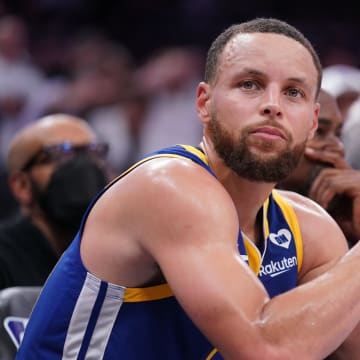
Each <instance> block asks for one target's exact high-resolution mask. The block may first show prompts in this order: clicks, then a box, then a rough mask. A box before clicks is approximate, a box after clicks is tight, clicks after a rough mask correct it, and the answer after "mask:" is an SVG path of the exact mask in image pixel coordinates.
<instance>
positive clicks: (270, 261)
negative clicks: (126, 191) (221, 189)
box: [16, 145, 302, 360]
mask: <svg viewBox="0 0 360 360" xmlns="http://www.w3.org/2000/svg"><path fill="white" fill-rule="evenodd" d="M157 157H182V158H189V159H191V160H192V161H194V162H196V163H197V164H199V165H200V166H202V167H204V168H205V169H206V170H207V171H208V172H209V173H210V174H211V175H212V176H215V174H214V173H213V172H212V170H211V169H210V167H209V165H208V162H207V159H206V157H205V155H204V154H203V153H202V152H201V151H200V150H198V149H197V148H194V147H191V146H185V145H177V146H174V147H170V148H166V149H163V150H160V151H158V152H155V153H153V154H150V155H149V156H147V157H146V158H144V159H143V160H141V161H140V162H138V163H137V164H135V165H134V166H133V167H131V168H130V169H128V170H127V171H125V172H124V173H123V174H121V175H120V176H119V177H118V178H116V179H115V180H114V181H113V182H111V183H110V184H109V185H108V186H107V187H106V188H105V189H104V190H103V191H102V192H100V193H99V194H98V195H97V196H96V197H95V198H94V200H93V201H92V203H91V204H90V205H89V207H88V210H87V211H86V213H85V214H84V217H83V221H82V224H81V226H80V230H79V232H78V234H77V235H76V237H75V239H74V241H73V242H72V244H71V245H70V246H69V248H68V249H67V250H66V251H65V252H64V254H63V256H62V257H61V259H60V260H59V262H58V264H57V265H56V266H55V268H54V270H53V271H52V273H51V275H50V276H49V278H48V280H47V282H46V284H45V286H44V288H43V290H42V292H41V295H40V297H39V299H38V301H37V303H36V305H35V307H34V309H33V312H32V315H31V317H30V320H29V322H28V324H27V327H26V330H25V335H24V338H23V340H22V343H21V346H20V348H19V352H18V354H17V357H16V359H17V360H39V359H46V360H60V359H63V360H70V359H94V360H100V359H105V360H106V359H108V360H112V359H122V360H140V359H147V360H161V359H171V360H185V359H186V360H220V359H222V357H221V355H220V354H219V353H218V352H217V350H216V349H215V348H214V347H213V346H212V345H211V344H210V343H209V341H208V340H207V339H206V338H205V336H203V335H202V333H201V332H200V331H199V330H198V329H197V327H196V326H195V325H194V324H193V322H192V321H191V319H190V318H189V317H188V316H187V314H186V313H185V312H184V310H183V309H182V308H181V306H180V305H179V303H178V302H177V300H176V298H175V297H174V296H173V293H172V292H171V290H170V288H169V286H168V284H161V285H158V286H152V287H145V288H127V287H124V286H120V285H115V284H111V283H108V282H106V281H103V280H101V279H99V278H97V277H96V276H94V275H93V274H91V273H90V272H89V271H87V269H86V268H85V267H84V265H83V263H82V260H81V257H80V242H81V235H82V230H83V227H84V223H85V220H86V218H87V215H88V213H89V211H90V210H91V208H92V206H93V204H94V203H95V202H96V201H97V199H98V198H99V197H100V196H101V195H102V194H103V192H104V191H106V189H108V188H109V187H110V186H112V184H114V183H115V182H116V181H118V179H120V178H121V177H123V176H126V174H127V173H129V172H130V171H131V170H132V169H134V168H135V167H137V166H139V165H140V164H142V163H144V162H145V161H149V160H151V159H154V158H157ZM262 212H263V215H262V216H263V239H262V240H261V248H262V250H261V251H260V250H259V248H258V247H257V246H255V244H254V243H253V242H252V241H251V240H250V239H248V238H247V237H246V235H243V234H242V233H241V232H240V233H239V237H238V248H239V252H240V254H241V256H242V257H243V258H244V260H245V261H247V262H248V264H249V266H250V267H251V268H252V269H253V271H254V272H255V273H256V274H257V275H258V276H259V278H260V280H261V281H262V282H263V283H264V285H265V287H266V288H267V289H268V291H269V293H270V294H271V296H274V295H276V294H279V293H281V292H284V291H287V290H289V289H291V288H293V287H294V286H296V282H297V273H298V269H299V268H300V266H301V259H302V245H301V237H300V231H299V226H298V224H297V220H296V216H295V214H294V211H293V210H292V209H291V207H290V206H289V205H288V204H287V203H286V202H285V201H284V199H282V197H281V196H280V195H279V194H278V193H277V192H276V191H274V192H273V193H272V194H271V196H270V197H269V199H268V200H267V201H266V202H265V204H264V206H263V209H262Z"/></svg>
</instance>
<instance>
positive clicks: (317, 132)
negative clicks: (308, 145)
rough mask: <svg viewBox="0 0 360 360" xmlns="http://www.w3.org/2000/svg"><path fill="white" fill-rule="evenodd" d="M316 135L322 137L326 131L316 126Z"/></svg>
mask: <svg viewBox="0 0 360 360" xmlns="http://www.w3.org/2000/svg"><path fill="white" fill-rule="evenodd" d="M315 136H316V137H319V138H324V137H325V136H326V131H325V130H324V129H322V128H321V127H318V128H317V130H316V133H315Z"/></svg>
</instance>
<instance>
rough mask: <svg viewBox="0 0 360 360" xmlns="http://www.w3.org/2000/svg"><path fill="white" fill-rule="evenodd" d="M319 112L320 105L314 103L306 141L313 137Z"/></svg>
mask: <svg viewBox="0 0 360 360" xmlns="http://www.w3.org/2000/svg"><path fill="white" fill-rule="evenodd" d="M319 112H320V104H319V103H315V107H314V116H313V119H312V124H311V128H310V131H309V135H308V138H307V139H308V140H311V139H312V138H313V137H314V135H315V132H316V129H317V127H318V119H319Z"/></svg>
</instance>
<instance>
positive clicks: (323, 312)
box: [82, 159, 360, 360]
mask: <svg viewBox="0 0 360 360" xmlns="http://www.w3.org/2000/svg"><path fill="white" fill-rule="evenodd" d="M126 178H127V179H126ZM126 178H125V181H124V182H123V183H122V184H120V186H119V187H118V188H117V187H116V185H114V189H113V191H109V192H108V196H106V197H105V198H104V200H105V201H111V203H112V204H113V207H112V211H111V212H109V211H107V212H105V211H103V210H104V209H103V208H102V205H101V203H99V204H97V208H95V209H94V210H96V209H97V210H98V211H97V213H98V215H101V216H103V218H102V220H103V221H104V222H105V221H109V223H107V228H109V229H111V231H110V232H109V234H116V236H114V239H113V241H112V244H111V256H110V257H111V259H110V261H109V262H110V264H111V261H114V263H115V268H116V269H117V268H118V267H120V268H121V267H123V268H122V269H123V271H121V274H119V275H118V276H119V278H120V276H124V275H123V274H127V275H126V276H128V277H127V279H131V280H128V282H129V283H128V285H129V284H130V283H131V284H130V285H129V286H136V285H135V284H134V282H135V281H140V282H141V281H146V274H147V273H148V269H149V268H148V267H147V265H144V263H145V264H147V263H149V259H153V261H154V263H157V264H158V266H159V267H160V269H161V271H162V273H163V275H164V276H165V278H166V280H167V282H168V283H169V285H170V287H171V289H172V290H173V292H174V295H175V296H176V297H177V299H178V301H179V302H180V304H181V305H182V306H183V308H184V310H185V311H186V312H187V313H188V315H189V316H190V318H191V319H192V320H193V321H194V323H195V324H196V325H197V326H198V327H199V329H200V330H201V331H202V332H203V333H204V334H205V335H206V336H207V337H208V338H209V340H210V341H211V343H212V344H213V345H214V346H215V347H217V348H218V349H219V351H220V352H221V354H222V355H223V356H224V358H225V359H227V360H233V359H234V360H238V359H247V360H252V359H254V360H255V359H256V360H257V359H267V360H272V359H276V360H281V359H286V360H288V359H301V360H303V359H322V358H324V357H325V356H327V355H329V354H330V353H331V352H332V351H334V350H335V349H336V348H337V347H338V346H339V345H340V344H341V343H342V341H343V340H344V339H345V338H346V336H347V335H348V334H349V333H350V332H351V331H352V330H353V328H354V327H355V325H356V323H357V322H358V319H360V302H359V301H358V299H359V298H360V279H359V277H360V273H359V272H357V271H354V270H356V269H357V267H358V266H359V262H360V246H355V247H354V248H353V249H352V250H351V252H349V254H348V255H346V257H344V259H343V260H340V261H339V262H338V264H337V266H336V268H335V267H334V268H333V269H330V270H329V271H328V272H326V274H324V275H323V276H320V277H318V278H317V279H316V280H315V281H314V282H312V283H307V284H304V285H302V286H299V287H298V288H296V289H294V290H293V291H289V292H287V293H286V294H283V295H280V296H277V297H275V298H273V299H272V300H270V299H269V297H268V295H267V293H266V291H265V289H264V287H263V286H262V284H261V283H260V281H259V280H258V279H257V278H256V276H255V275H254V274H253V273H252V272H251V271H250V269H249V267H248V266H247V265H246V264H245V263H244V262H243V261H242V259H241V258H240V256H239V253H238V250H237V237H238V231H239V229H238V217H237V212H236V210H235V208H234V205H233V202H232V200H231V199H230V197H229V195H228V194H227V192H226V191H225V190H224V189H223V188H222V187H221V186H220V185H219V183H218V182H217V181H216V180H215V179H214V178H213V177H211V176H209V175H208V174H207V173H206V171H205V170H203V169H201V168H199V167H198V165H196V164H193V163H192V162H190V161H186V160H168V159H161V160H160V159H159V160H153V161H151V162H149V163H148V164H144V165H142V166H141V167H140V168H138V169H136V170H134V172H133V173H130V174H129V175H128V176H126ZM124 200H125V201H124ZM124 204H125V205H124ZM244 211H246V209H244ZM94 215H96V211H95V213H93V216H94ZM90 220H91V218H89V222H90ZM96 223H99V222H94V221H92V222H91V224H88V225H87V227H89V225H92V226H95V224H96ZM118 224H120V227H119V225H118ZM124 228H125V229H126V232H127V233H128V232H131V234H130V235H129V234H127V235H124V234H123V233H122V234H121V236H120V235H119V231H122V232H124V230H123V229H124ZM92 230H95V231H91V232H92V234H93V235H92V236H93V237H94V239H96V240H97V239H98V238H99V237H98V236H97V234H96V229H95V228H93V229H92ZM91 232H90V233H91ZM90 233H89V234H90ZM89 234H88V235H89ZM85 235H86V234H84V237H85ZM99 236H102V242H104V241H107V240H106V239H107V238H108V237H109V235H108V234H107V235H106V236H104V233H103V232H100V233H99ZM124 238H125V239H127V238H128V239H129V241H127V242H126V246H125V245H124V242H122V243H121V244H120V245H119V242H120V240H121V241H123V240H124ZM96 243H98V241H96ZM85 244H86V243H83V244H82V246H84V245H85ZM129 244H132V245H131V250H126V249H128V248H129V246H128V245H129ZM104 248H105V247H104V246H102V247H101V248H99V247H97V250H96V252H93V253H94V254H97V253H98V252H99V251H104V250H103V249H104ZM124 251H127V252H128V253H129V256H128V257H127V258H126V259H123V258H121V256H122V254H123V253H124ZM87 254H89V251H88V252H87ZM96 258H97V257H96V255H94V259H96ZM118 258H121V261H120V260H118ZM139 258H140V259H141V260H143V261H141V262H140V264H143V265H142V266H141V267H139V260H137V261H133V260H132V259H139ZM129 259H130V260H129ZM89 260H90V259H89V257H87V258H85V265H87V266H90V264H89ZM132 263H134V264H136V265H137V267H135V265H134V267H133V269H134V271H131V270H129V268H127V270H126V268H124V264H132ZM105 266H108V265H107V264H104V262H101V264H100V263H99V265H98V268H97V269H94V268H92V269H90V270H91V271H93V270H96V271H95V273H96V272H98V271H104V270H103V267H105ZM152 268H153V267H151V266H150V269H152ZM109 274H110V272H109ZM105 278H106V277H105ZM121 279H122V280H121V282H120V283H121V284H124V285H127V284H126V283H125V282H124V280H123V279H124V278H121ZM139 279H142V280H139ZM110 280H112V279H110ZM138 285H139V284H138ZM334 288H336V289H337V291H336V292H335V291H334ZM344 294H346V296H344ZM334 324H336V326H334Z"/></svg>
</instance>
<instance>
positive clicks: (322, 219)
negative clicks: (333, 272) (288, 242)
mask: <svg viewBox="0 0 360 360" xmlns="http://www.w3.org/2000/svg"><path fill="white" fill-rule="evenodd" d="M279 193H280V194H281V195H282V196H283V197H284V198H285V199H286V200H287V202H288V203H289V204H290V205H291V206H292V207H293V209H294V211H295V213H296V216H297V218H298V221H299V225H300V231H301V237H302V243H303V255H304V256H303V268H302V271H301V276H303V279H305V281H307V280H309V279H311V278H313V277H315V276H317V275H319V274H321V273H322V272H324V271H326V269H327V268H329V267H330V266H331V265H332V264H333V263H334V262H335V261H337V260H338V258H339V257H340V256H342V255H343V254H344V253H345V252H346V251H347V250H348V247H347V242H346V239H345V236H344V234H343V232H342V231H341V229H340V227H339V226H338V224H337V223H336V222H335V220H334V219H333V218H332V217H331V216H330V215H329V214H328V213H327V211H326V210H325V209H323V208H322V207H321V206H320V205H319V204H317V203H316V202H315V201H313V200H311V199H309V198H307V197H305V196H302V195H300V194H297V193H295V192H291V191H284V190H279Z"/></svg>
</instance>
